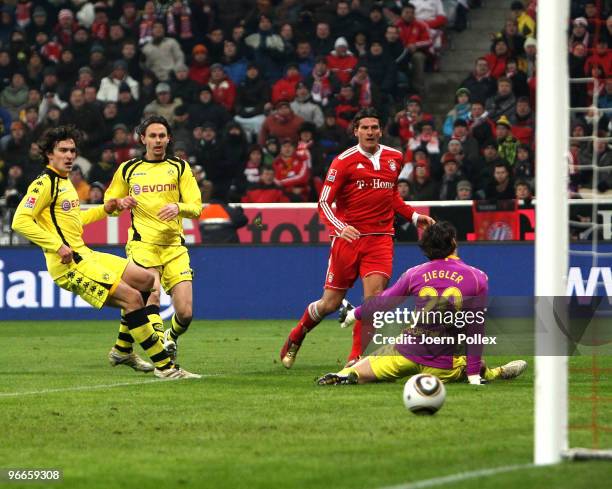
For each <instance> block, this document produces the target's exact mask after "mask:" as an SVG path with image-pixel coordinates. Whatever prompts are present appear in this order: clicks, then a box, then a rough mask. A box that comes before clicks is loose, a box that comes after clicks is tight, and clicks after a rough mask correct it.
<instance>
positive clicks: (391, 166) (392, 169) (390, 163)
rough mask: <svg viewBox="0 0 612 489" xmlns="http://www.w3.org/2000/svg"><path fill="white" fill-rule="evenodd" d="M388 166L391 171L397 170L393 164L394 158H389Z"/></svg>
mask: <svg viewBox="0 0 612 489" xmlns="http://www.w3.org/2000/svg"><path fill="white" fill-rule="evenodd" d="M389 168H391V171H396V170H397V165H396V164H395V160H389Z"/></svg>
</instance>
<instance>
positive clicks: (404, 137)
mask: <svg viewBox="0 0 612 489" xmlns="http://www.w3.org/2000/svg"><path fill="white" fill-rule="evenodd" d="M431 119H432V117H431V114H427V113H424V112H423V111H422V107H421V97H419V96H418V95H411V96H410V97H408V98H407V99H406V108H405V109H404V110H400V111H399V112H397V113H396V114H395V117H394V121H393V123H392V124H391V126H390V128H389V132H390V133H391V134H393V135H397V136H399V138H400V140H401V143H402V145H404V144H406V143H408V141H409V140H410V139H411V138H412V137H413V136H414V133H415V125H416V124H418V123H420V122H421V121H424V120H431Z"/></svg>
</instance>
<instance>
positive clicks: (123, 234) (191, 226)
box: [83, 200, 612, 245]
mask: <svg viewBox="0 0 612 489" xmlns="http://www.w3.org/2000/svg"><path fill="white" fill-rule="evenodd" d="M591 204H592V202H591V201H588V200H585V201H584V202H581V201H573V202H572V206H571V218H572V223H571V225H570V233H571V235H572V237H573V238H574V239H581V240H590V239H591V237H592V236H591V235H592V226H590V224H591V222H592V216H593V206H592V205H591ZM472 205H473V201H469V200H466V201H461V202H458V201H448V202H433V201H432V202H418V203H416V204H415V206H416V207H415V208H416V210H417V212H419V213H424V214H429V215H431V216H432V217H433V218H434V219H436V220H445V221H450V222H452V223H454V224H455V225H456V227H457V235H458V239H459V240H460V241H466V240H467V241H475V240H480V239H486V238H487V233H486V230H485V231H483V232H482V233H479V232H478V229H480V228H481V226H478V223H476V224H477V226H476V227H475V212H473V210H472ZM86 207H87V206H83V208H86ZM242 207H243V209H244V212H245V214H246V216H247V217H248V219H249V224H247V225H246V226H245V227H243V228H241V229H239V230H238V237H239V239H240V242H241V243H243V244H266V245H276V244H320V243H328V242H329V232H328V229H327V228H326V227H325V226H324V224H323V223H322V222H321V220H320V219H319V214H318V211H317V205H316V204H313V203H308V204H243V205H242ZM492 214H495V213H492ZM510 217H511V219H510V220H511V221H512V233H511V234H512V239H513V240H520V241H533V239H534V236H535V234H534V233H535V209H534V207H533V205H531V204H524V203H523V204H522V205H520V206H518V209H517V210H516V211H513V213H512V216H510ZM504 219H505V218H504ZM595 219H596V220H597V224H598V228H599V229H600V231H599V240H600V241H601V240H603V241H612V203H604V204H600V205H598V207H597V209H596V212H595ZM476 220H478V218H476ZM517 220H518V229H517ZM129 227H130V216H129V214H128V213H123V214H121V215H120V216H119V217H110V218H108V219H104V220H102V221H98V222H95V223H92V224H89V225H87V226H86V227H85V232H84V239H85V242H86V243H89V244H91V245H121V244H125V242H126V240H127V236H128V229H129ZM183 227H184V229H185V241H186V243H187V244H199V243H201V242H202V239H201V235H200V228H199V226H198V220H197V219H183ZM499 229H500V227H499V226H498V227H497V228H494V229H493V230H492V234H491V236H493V238H495V237H499V236H500V234H501V235H503V234H504V233H500V232H499ZM414 235H416V233H415V234H414Z"/></svg>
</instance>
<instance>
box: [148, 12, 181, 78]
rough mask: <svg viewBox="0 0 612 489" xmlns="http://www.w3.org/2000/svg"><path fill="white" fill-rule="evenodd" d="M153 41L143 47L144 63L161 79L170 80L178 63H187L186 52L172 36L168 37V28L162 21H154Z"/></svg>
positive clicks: (152, 29)
mask: <svg viewBox="0 0 612 489" xmlns="http://www.w3.org/2000/svg"><path fill="white" fill-rule="evenodd" d="M151 35H152V39H151V41H149V42H147V43H146V44H145V45H144V46H143V47H142V53H143V54H144V55H145V62H144V65H145V67H146V68H148V69H150V70H151V71H153V73H155V76H156V77H157V78H158V79H159V80H160V81H164V82H165V81H168V79H169V77H170V72H171V71H173V70H174V69H175V68H176V67H177V66H178V65H180V64H185V54H184V53H183V51H182V49H181V46H180V44H179V43H178V42H177V40H176V39H174V38H172V37H166V28H165V27H164V24H163V23H162V22H160V21H155V22H153V25H152V28H151Z"/></svg>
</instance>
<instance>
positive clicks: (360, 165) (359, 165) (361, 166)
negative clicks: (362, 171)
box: [357, 163, 365, 169]
mask: <svg viewBox="0 0 612 489" xmlns="http://www.w3.org/2000/svg"><path fill="white" fill-rule="evenodd" d="M359 168H365V166H363V165H362V164H361V163H359V164H358V165H357V169H359Z"/></svg>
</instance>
